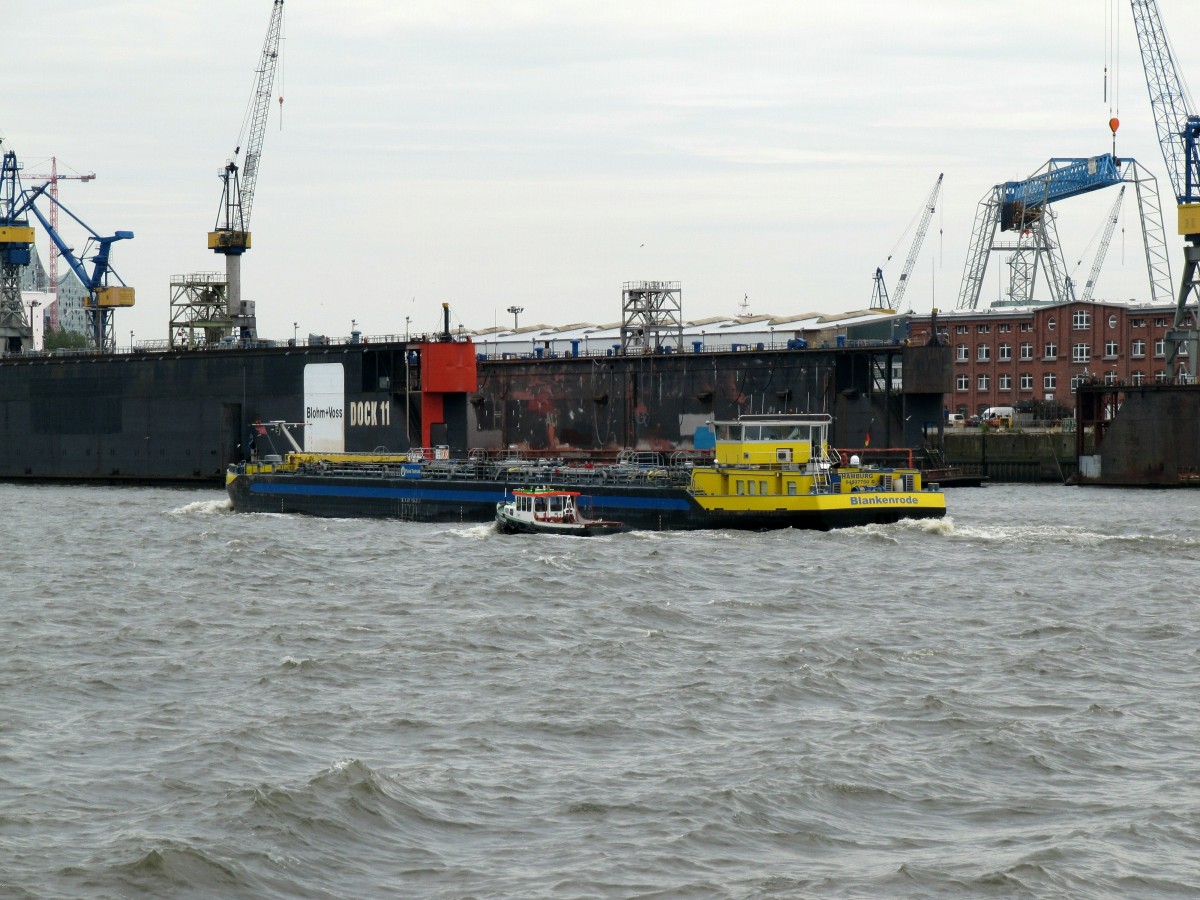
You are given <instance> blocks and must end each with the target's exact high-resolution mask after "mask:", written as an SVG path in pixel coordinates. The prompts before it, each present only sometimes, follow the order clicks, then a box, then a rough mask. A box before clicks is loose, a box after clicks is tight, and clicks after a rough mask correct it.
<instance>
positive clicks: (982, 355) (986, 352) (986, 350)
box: [975, 344, 992, 362]
mask: <svg viewBox="0 0 1200 900" xmlns="http://www.w3.org/2000/svg"><path fill="white" fill-rule="evenodd" d="M977 349H978V355H977V356H976V357H975V358H976V359H977V360H979V362H987V361H988V360H989V359H991V358H992V348H991V347H989V346H988V345H987V344H980V345H979V347H978V348H977Z"/></svg>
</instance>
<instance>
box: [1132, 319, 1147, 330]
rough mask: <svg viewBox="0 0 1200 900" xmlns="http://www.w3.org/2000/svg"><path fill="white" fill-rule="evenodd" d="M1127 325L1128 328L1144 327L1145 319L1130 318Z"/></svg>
mask: <svg viewBox="0 0 1200 900" xmlns="http://www.w3.org/2000/svg"><path fill="white" fill-rule="evenodd" d="M1129 327H1130V328H1145V327H1146V320H1145V319H1130V320H1129Z"/></svg>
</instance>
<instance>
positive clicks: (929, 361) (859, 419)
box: [467, 344, 953, 452]
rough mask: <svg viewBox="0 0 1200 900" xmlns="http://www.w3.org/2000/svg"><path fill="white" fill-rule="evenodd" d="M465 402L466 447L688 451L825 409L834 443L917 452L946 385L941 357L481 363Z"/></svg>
mask: <svg viewBox="0 0 1200 900" xmlns="http://www.w3.org/2000/svg"><path fill="white" fill-rule="evenodd" d="M477 370H478V391H477V392H476V393H475V394H473V395H472V396H471V397H470V398H468V409H467V419H468V422H467V433H468V440H469V442H470V443H471V445H472V446H473V447H481V448H486V449H520V450H528V451H539V452H553V451H557V450H568V449H621V448H634V449H641V450H654V451H661V452H669V451H672V450H677V449H689V448H691V447H692V445H693V442H692V439H693V435H694V434H695V431H696V429H697V427H699V426H702V425H703V424H704V423H705V422H707V421H716V420H729V419H734V418H737V417H738V416H739V415H747V414H771V413H828V414H829V415H831V416H833V417H834V425H833V436H832V438H831V440H832V441H833V442H834V444H835V446H840V447H859V446H863V444H864V441H865V439H866V437H867V435H868V434H869V435H870V443H871V445H872V446H895V447H914V448H917V447H920V446H921V445H922V443H923V430H924V428H923V426H924V427H928V426H930V425H931V424H933V425H936V423H938V422H939V421H940V420H941V417H942V400H943V395H944V394H945V393H946V392H947V391H949V390H950V389H951V387H952V372H953V361H952V358H951V350H950V348H948V347H943V346H910V345H901V344H877V345H871V346H851V347H844V348H834V349H811V350H810V349H782V348H781V349H761V350H746V351H733V352H730V351H723V352H697V353H655V354H644V355H641V354H639V355H630V356H623V355H608V354H606V355H591V356H578V357H573V356H564V357H558V358H555V359H481V360H480V361H479V363H478V366H477Z"/></svg>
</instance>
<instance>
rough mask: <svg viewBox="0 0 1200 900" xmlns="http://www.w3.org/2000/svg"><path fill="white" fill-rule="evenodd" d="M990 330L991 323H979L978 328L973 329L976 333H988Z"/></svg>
mask: <svg viewBox="0 0 1200 900" xmlns="http://www.w3.org/2000/svg"><path fill="white" fill-rule="evenodd" d="M991 330H992V326H991V325H980V326H979V327H978V328H976V329H975V331H976V333H977V334H989V333H991Z"/></svg>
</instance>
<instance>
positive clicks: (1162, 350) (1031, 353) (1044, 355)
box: [909, 301, 1193, 417]
mask: <svg viewBox="0 0 1200 900" xmlns="http://www.w3.org/2000/svg"><path fill="white" fill-rule="evenodd" d="M1174 317H1175V306H1174V305H1173V304H1172V305H1170V306H1166V305H1159V306H1150V305H1148V304H1142V305H1138V304H1121V303H1111V302H1107V303H1106V302H1103V301H1093V302H1090V303H1080V302H1067V303H1055V304H1047V305H1044V306H1041V305H1039V306H1036V307H993V308H989V309H985V310H955V311H952V312H944V313H943V312H938V314H937V316H936V322H937V330H938V333H939V334H940V335H941V338H942V341H943V342H944V343H946V344H948V345H949V346H950V347H952V348H953V350H954V388H953V390H952V392H951V393H950V394H948V395H947V396H946V402H945V406H946V412H948V413H950V412H955V413H962V414H963V415H977V414H979V413H980V412H982V411H983V410H984V409H986V408H987V407H989V406H1013V407H1018V405H1019V404H1021V405H1022V406H1021V407H1020V408H1026V409H1031V408H1032V409H1037V410H1045V412H1046V416H1047V417H1056V413H1055V410H1054V407H1055V405H1057V406H1058V407H1061V408H1062V412H1061V413H1060V414H1067V413H1069V412H1071V411H1073V410H1074V408H1075V389H1076V388H1077V387H1078V385H1079V384H1080V383H1081V382H1083V381H1086V380H1090V379H1100V380H1102V381H1104V382H1106V383H1108V384H1143V383H1149V382H1159V383H1166V382H1169V381H1172V380H1174V379H1173V377H1172V375H1171V373H1170V372H1169V370H1168V368H1167V348H1166V340H1165V338H1164V335H1165V334H1166V332H1167V331H1168V329H1170V328H1171V327H1172V324H1173V322H1174ZM933 321H934V319H933V317H925V316H922V317H919V318H918V317H914V318H913V319H912V321H911V325H910V334H909V339H910V340H911V341H912V342H913V343H915V344H924V343H927V342H928V340H929V337H930V328H931V324H932V322H933ZM1191 324H1192V314H1190V313H1189V315H1188V319H1187V321H1186V324H1185V327H1191ZM1184 352H1186V350H1185V351H1184ZM1183 363H1184V366H1185V367H1186V369H1187V371H1188V372H1189V373H1191V372H1193V367H1192V365H1191V364H1189V362H1188V360H1187V359H1186V358H1185V359H1184V360H1183Z"/></svg>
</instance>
